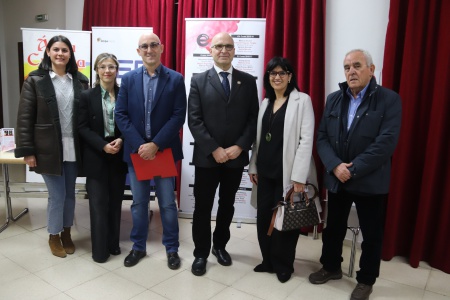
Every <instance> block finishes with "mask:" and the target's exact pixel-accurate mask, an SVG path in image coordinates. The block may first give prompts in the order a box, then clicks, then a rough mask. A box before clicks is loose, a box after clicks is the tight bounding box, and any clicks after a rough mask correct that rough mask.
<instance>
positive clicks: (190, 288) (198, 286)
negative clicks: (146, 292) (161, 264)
mask: <svg viewBox="0 0 450 300" xmlns="http://www.w3.org/2000/svg"><path fill="white" fill-rule="evenodd" d="M225 288H226V285H224V284H221V283H218V282H216V281H214V280H211V279H209V278H207V277H205V276H194V275H193V274H192V273H191V272H190V271H188V270H184V271H183V272H181V273H178V274H177V275H175V276H174V277H172V278H171V279H170V280H166V281H164V282H162V283H160V284H158V285H156V286H154V287H153V288H151V289H150V290H151V291H153V292H155V293H157V294H159V295H161V296H163V297H166V298H168V299H170V300H179V299H196V300H204V299H210V298H211V297H213V296H215V295H217V294H219V293H220V292H221V291H222V290H224V289H225Z"/></svg>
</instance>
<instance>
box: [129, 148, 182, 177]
mask: <svg viewBox="0 0 450 300" xmlns="http://www.w3.org/2000/svg"><path fill="white" fill-rule="evenodd" d="M131 161H132V162H133V167H134V171H135V172H136V177H137V179H138V180H149V179H153V178H155V177H156V178H158V177H159V178H166V177H174V176H177V169H176V168H175V161H174V160H173V154H172V149H170V148H167V149H164V150H163V151H158V152H157V153H156V156H155V158H154V159H152V160H145V159H143V158H141V157H140V156H139V154H137V153H132V154H131Z"/></svg>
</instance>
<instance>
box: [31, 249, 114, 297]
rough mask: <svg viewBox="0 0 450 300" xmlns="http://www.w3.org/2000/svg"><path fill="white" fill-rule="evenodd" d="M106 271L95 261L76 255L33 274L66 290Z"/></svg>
mask: <svg viewBox="0 0 450 300" xmlns="http://www.w3.org/2000/svg"><path fill="white" fill-rule="evenodd" d="M107 272H108V271H107V270H105V269H104V268H102V267H99V266H98V265H97V264H95V263H91V262H88V261H86V260H85V259H83V258H81V257H76V258H74V259H71V260H68V261H67V262H64V263H61V264H58V265H56V266H54V267H52V268H48V269H45V270H42V271H39V272H36V273H35V274H36V276H38V277H40V278H42V279H43V280H45V281H46V282H48V283H50V284H51V285H52V286H54V287H56V288H58V289H59V290H60V291H67V290H69V289H71V288H74V287H76V286H78V285H80V284H82V283H84V282H87V281H90V280H92V279H94V278H97V277H99V276H100V275H103V274H105V273H107Z"/></svg>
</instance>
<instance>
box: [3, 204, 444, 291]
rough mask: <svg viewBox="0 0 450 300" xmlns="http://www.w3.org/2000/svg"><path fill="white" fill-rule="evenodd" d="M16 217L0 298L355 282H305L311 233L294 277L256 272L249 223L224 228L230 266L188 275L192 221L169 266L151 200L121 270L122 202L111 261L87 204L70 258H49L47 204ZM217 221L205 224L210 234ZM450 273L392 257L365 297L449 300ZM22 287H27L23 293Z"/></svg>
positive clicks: (345, 286)
mask: <svg viewBox="0 0 450 300" xmlns="http://www.w3.org/2000/svg"><path fill="white" fill-rule="evenodd" d="M13 200H14V213H15V214H17V213H18V212H20V210H21V209H23V207H29V208H30V212H29V214H27V215H25V216H24V217H23V218H22V219H20V220H19V221H17V222H11V223H10V226H9V227H8V228H7V229H6V230H4V231H3V232H2V233H0V299H1V300H3V299H5V300H6V299H7V300H10V299H12V300H16V299H26V300H29V299H33V300H34V299H49V300H78V299H80V300H81V299H83V300H86V299H88V300H91V299H94V300H95V299H101V300H105V299H108V300H109V299H117V300H122V299H123V300H130V299H132V300H141V299H142V300H143V299H155V300H172V299H173V300H175V299H176V300H178V299H183V300H184V299H187V300H190V299H195V300H197V299H208V300H209V299H211V300H222V299H233V300H235V299H236V300H240V299H242V300H247V299H255V300H260V299H270V300H278V299H280V300H281V299H283V300H284V299H289V300H302V299H305V300H315V299H317V300H319V299H320V300H322V299H325V300H328V299H332V300H340V299H349V296H350V294H351V292H352V290H353V288H354V287H355V285H356V280H355V278H354V277H353V278H350V277H347V276H344V277H343V278H342V279H341V280H332V281H329V282H328V283H326V284H323V285H313V284H311V283H309V281H308V276H309V274H310V273H312V272H315V271H317V270H318V269H320V267H321V264H320V263H319V259H320V255H321V252H322V241H321V239H320V235H319V239H316V240H314V239H313V238H312V236H311V235H310V236H300V238H299V243H298V245H297V248H296V258H295V261H294V270H295V271H294V273H293V274H292V278H291V279H290V280H289V281H288V282H286V283H284V284H282V283H280V282H279V281H278V280H277V277H276V275H275V274H268V273H255V272H254V271H253V268H254V267H255V266H256V265H258V264H259V263H261V252H260V249H259V245H258V239H257V234H256V226H255V224H246V223H242V224H240V228H238V226H237V224H236V223H232V225H231V227H230V232H231V238H230V241H229V243H228V244H227V250H228V252H229V253H230V255H231V257H232V259H233V264H232V265H231V266H229V267H224V266H221V265H220V264H218V263H217V259H216V257H215V256H213V255H212V254H211V255H210V256H209V258H208V264H207V272H206V274H205V275H204V276H201V277H197V276H194V275H193V274H192V273H191V265H192V262H193V260H194V256H193V250H194V243H193V240H192V219H189V218H180V219H179V227H180V247H179V255H180V258H181V267H180V269H178V270H175V271H174V270H170V269H169V268H168V267H167V257H166V251H165V247H164V246H163V245H162V230H163V228H162V226H161V218H160V215H159V207H158V204H157V202H154V201H152V202H151V205H150V207H151V209H152V210H153V213H154V215H153V217H152V220H151V222H150V226H149V229H150V230H149V239H148V241H147V245H146V246H147V253H148V254H147V256H146V257H145V258H144V259H142V260H141V261H140V262H139V264H138V265H136V266H134V267H131V268H126V267H124V265H123V261H124V259H125V257H126V256H127V255H128V253H129V251H130V250H131V248H132V246H133V243H132V242H131V241H130V232H131V229H132V226H133V223H132V218H131V213H130V205H131V203H132V202H131V201H123V205H122V223H121V232H120V247H121V250H122V254H120V255H118V256H110V258H109V259H108V261H107V262H106V263H102V264H99V263H95V262H94V261H93V260H92V257H91V256H92V253H91V251H92V250H91V240H90V221H89V201H88V200H86V199H77V203H76V209H75V222H74V226H73V227H72V238H73V240H74V243H75V246H76V251H75V254H73V255H69V256H67V257H66V258H58V257H55V256H53V255H52V254H51V253H50V250H49V247H48V233H47V228H46V203H47V202H46V199H45V198H36V199H35V198H17V199H13ZM2 218H4V203H2V202H1V201H0V220H3V219H2ZM214 228H215V221H214V220H212V221H211V231H213V230H214ZM350 245H351V243H350V241H345V243H344V247H343V254H342V257H343V259H344V262H343V263H342V269H343V271H344V273H347V271H348V267H349V260H350V252H351V249H350ZM360 254H361V250H360V249H359V248H357V252H356V256H355V271H356V270H358V264H359V257H360ZM449 282H450V274H446V273H444V272H441V271H439V270H436V269H434V268H431V267H430V266H429V264H428V263H426V262H420V264H419V267H418V268H412V267H411V266H410V265H409V263H408V261H407V259H405V258H403V257H394V258H393V259H392V260H391V261H383V262H382V263H381V273H380V278H379V279H378V280H377V282H376V284H375V286H374V291H373V293H372V295H371V297H370V299H371V300H379V299H405V300H406V299H408V300H416V299H417V300H419V299H423V300H450V284H449ZM24 287H26V288H24Z"/></svg>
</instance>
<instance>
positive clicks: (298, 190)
mask: <svg viewBox="0 0 450 300" xmlns="http://www.w3.org/2000/svg"><path fill="white" fill-rule="evenodd" d="M304 191H305V184H304V183H299V182H295V181H294V192H295V193H303V192H304Z"/></svg>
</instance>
